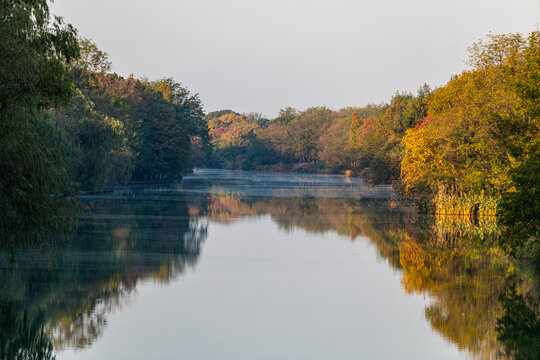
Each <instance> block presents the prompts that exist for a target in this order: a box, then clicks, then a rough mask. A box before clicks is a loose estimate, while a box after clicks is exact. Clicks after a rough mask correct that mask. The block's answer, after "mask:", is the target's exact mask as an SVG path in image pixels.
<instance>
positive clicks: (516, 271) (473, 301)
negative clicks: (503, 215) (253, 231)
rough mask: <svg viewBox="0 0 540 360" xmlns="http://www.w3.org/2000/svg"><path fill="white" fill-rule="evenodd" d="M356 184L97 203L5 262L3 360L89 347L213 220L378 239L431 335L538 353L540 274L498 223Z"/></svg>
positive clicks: (490, 350)
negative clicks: (509, 245) (429, 213)
mask: <svg viewBox="0 0 540 360" xmlns="http://www.w3.org/2000/svg"><path fill="white" fill-rule="evenodd" d="M217 175H219V177H218V178H216V176H217ZM349 181H350V180H349ZM354 181H358V180H354ZM306 183H308V184H307V185H306ZM310 183H311V184H310ZM349 185H350V184H348V183H346V181H345V179H344V178H342V177H341V178H339V177H333V176H313V175H309V176H308V175H304V176H300V177H298V176H292V175H291V176H286V175H280V176H278V177H276V178H274V179H273V178H271V177H270V178H269V176H268V175H260V174H258V175H257V174H253V173H245V172H236V173H234V174H233V176H230V174H229V176H227V174H225V173H224V174H219V173H216V172H202V173H198V174H196V175H195V176H191V177H189V178H188V179H186V180H185V181H184V182H183V183H182V184H181V185H172V186H166V187H163V188H155V187H154V188H151V189H147V188H132V189H127V190H122V191H116V192H114V193H112V194H109V195H105V196H96V197H88V198H87V199H86V200H85V201H86V203H87V205H88V207H89V209H90V210H89V212H88V213H87V215H86V216H84V217H82V218H81V219H80V227H79V229H78V230H77V233H76V234H75V235H74V236H73V237H72V238H71V240H70V241H69V243H66V244H63V245H61V244H59V245H58V248H57V249H56V250H55V251H49V252H45V253H32V254H29V253H27V252H25V251H24V250H20V252H19V255H18V260H17V262H16V265H15V268H13V267H12V264H10V263H9V261H8V260H6V259H3V260H2V261H3V262H2V263H1V264H0V284H1V286H2V289H1V291H0V329H2V331H1V332H0V351H1V352H2V353H1V354H0V358H2V359H3V358H7V359H12V358H21V359H50V358H53V352H52V350H53V347H54V349H55V351H59V350H62V349H66V348H69V349H84V348H86V347H89V346H91V345H92V344H93V343H94V342H95V341H96V340H97V339H99V338H100V337H101V336H103V335H104V334H106V328H107V317H108V316H109V314H110V313H111V312H113V311H115V310H121V309H122V307H124V306H126V305H127V304H129V301H130V299H131V298H132V297H133V296H134V294H135V292H136V289H137V285H138V284H139V283H140V282H141V281H143V280H149V281H154V282H157V283H159V284H168V283H169V282H171V281H172V280H174V279H177V278H178V277H179V276H180V275H181V274H182V273H183V272H184V271H185V270H186V269H188V268H194V267H195V265H196V264H197V261H198V259H199V256H200V254H201V249H202V245H203V243H204V241H205V239H206V237H207V233H208V221H209V220H210V221H218V222H220V223H223V224H231V225H233V224H234V223H235V221H237V220H238V219H241V218H245V217H252V218H256V217H259V216H268V215H269V216H270V217H271V218H272V220H273V221H274V222H275V223H276V224H277V225H278V226H279V228H280V229H281V230H282V231H284V232H292V231H293V230H294V229H302V230H304V231H306V232H308V233H325V232H335V233H338V234H340V235H343V236H344V237H347V238H349V239H350V240H351V241H355V240H356V239H358V238H360V237H363V238H367V239H369V241H370V242H371V243H372V244H373V245H374V246H375V247H376V249H377V253H378V254H379V257H380V258H381V259H384V260H385V261H387V262H388V264H389V265H390V266H391V267H392V268H393V269H394V270H395V271H399V272H400V273H401V278H402V280H401V284H402V287H403V291H404V292H406V293H416V294H425V295H427V296H428V297H429V299H431V301H430V304H429V305H428V306H426V308H425V319H426V321H427V322H428V323H429V324H430V326H431V328H432V329H433V330H434V331H436V332H438V333H439V334H441V335H442V336H443V337H444V338H445V339H446V340H447V341H448V342H451V343H453V344H455V345H456V346H457V347H458V348H459V349H462V350H464V351H467V352H469V353H470V354H472V355H473V356H474V357H477V358H507V357H512V356H514V357H515V358H524V359H526V358H531V355H533V354H538V353H540V352H539V346H540V345H539V344H540V341H539V339H540V330H539V326H540V325H539V324H540V318H539V314H540V312H539V305H538V294H539V292H538V281H537V278H538V276H537V274H536V272H535V270H534V269H532V268H530V267H527V266H524V265H521V264H517V263H516V262H514V261H512V260H510V259H508V258H506V257H505V256H504V254H503V253H502V252H501V250H500V249H499V248H498V247H497V246H496V243H497V237H498V236H499V230H498V228H497V225H496V223H494V222H493V221H490V220H485V221H483V222H480V223H471V222H469V221H464V220H455V219H454V220H448V219H446V220H441V219H431V218H426V217H424V218H419V217H418V216H416V215H415V214H414V213H413V212H411V211H409V210H408V209H406V208H401V207H400V206H399V205H397V204H396V203H395V202H393V201H392V200H391V198H392V194H391V193H387V194H386V196H382V195H381V194H382V191H383V190H384V191H387V190H388V189H382V188H381V189H376V190H362V191H363V194H364V196H363V197H364V199H361V200H359V199H355V198H353V197H354V196H352V195H351V196H340V195H344V194H345V193H346V189H347V186H349ZM354 185H356V186H361V184H354ZM257 189H259V190H257ZM260 189H265V190H260ZM246 193H247V194H246ZM254 194H256V196H254ZM268 194H271V196H267V195H268ZM276 194H281V195H283V196H279V197H277V196H275V195H276ZM298 194H300V195H301V196H298ZM306 194H310V195H312V196H307V195H306ZM327 194H332V197H327ZM336 194H337V195H338V196H336ZM366 194H371V195H370V196H367V195H366ZM356 195H358V194H356ZM381 198H384V199H381Z"/></svg>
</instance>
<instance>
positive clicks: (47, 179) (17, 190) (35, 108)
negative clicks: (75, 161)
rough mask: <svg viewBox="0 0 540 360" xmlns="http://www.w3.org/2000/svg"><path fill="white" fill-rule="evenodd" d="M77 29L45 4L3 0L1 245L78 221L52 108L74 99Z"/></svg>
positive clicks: (42, 1) (0, 15)
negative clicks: (72, 71)
mask: <svg viewBox="0 0 540 360" xmlns="http://www.w3.org/2000/svg"><path fill="white" fill-rule="evenodd" d="M78 56H79V48H78V44H77V37H76V30H75V29H74V28H73V27H72V26H71V25H65V24H64V23H63V21H62V19H61V18H59V17H52V16H51V14H50V12H49V7H48V3H47V1H46V0H2V1H0V213H1V214H2V216H1V217H0V243H1V245H2V246H4V247H6V246H8V247H9V246H13V245H14V244H15V241H16V240H18V239H27V240H34V239H37V238H40V239H41V238H42V236H43V235H44V234H52V233H54V232H56V231H57V230H58V228H61V227H66V226H68V225H69V223H70V222H71V221H72V220H73V212H72V211H71V202H70V200H69V196H68V195H69V182H68V178H67V175H66V171H65V168H64V166H63V162H62V149H61V147H60V140H59V136H58V134H57V131H56V129H55V128H54V126H53V125H52V123H51V121H50V119H49V118H48V111H49V109H50V108H51V107H55V106H58V105H59V104H61V103H64V102H66V101H68V100H69V99H70V98H71V96H72V94H73V89H74V87H73V84H72V80H71V75H70V73H69V70H68V69H67V68H66V64H67V63H70V62H71V61H73V60H75V59H77V57H78Z"/></svg>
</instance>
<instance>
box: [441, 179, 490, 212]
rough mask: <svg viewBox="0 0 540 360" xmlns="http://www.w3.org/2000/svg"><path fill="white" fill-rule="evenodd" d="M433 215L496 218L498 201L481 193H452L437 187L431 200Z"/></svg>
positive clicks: (442, 187)
mask: <svg viewBox="0 0 540 360" xmlns="http://www.w3.org/2000/svg"><path fill="white" fill-rule="evenodd" d="M432 201H433V205H434V207H435V209H434V212H435V215H439V216H445V215H452V216H460V217H468V218H480V217H485V216H496V215H497V208H498V206H499V199H498V198H496V197H493V196H488V195H486V194H484V192H483V191H482V192H481V193H479V194H474V193H466V192H459V191H452V190H449V189H448V188H446V187H445V186H439V187H438V191H437V193H436V194H435V197H434V198H433V200H432Z"/></svg>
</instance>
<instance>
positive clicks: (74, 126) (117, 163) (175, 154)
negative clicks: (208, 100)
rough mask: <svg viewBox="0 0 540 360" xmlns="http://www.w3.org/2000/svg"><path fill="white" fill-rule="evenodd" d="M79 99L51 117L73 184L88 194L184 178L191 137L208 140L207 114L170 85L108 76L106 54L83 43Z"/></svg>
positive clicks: (169, 82) (75, 72) (76, 67)
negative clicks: (63, 141) (61, 139)
mask: <svg viewBox="0 0 540 360" xmlns="http://www.w3.org/2000/svg"><path fill="white" fill-rule="evenodd" d="M80 49H81V52H82V55H83V56H82V57H81V60H79V62H78V63H76V64H75V65H74V66H73V70H72V72H73V75H74V79H75V85H76V94H75V97H74V99H73V101H72V102H71V103H70V104H68V105H67V106H64V107H61V108H60V109H59V110H58V111H57V112H56V113H55V114H54V115H53V118H54V119H55V120H56V124H57V125H58V127H59V128H61V129H62V130H63V134H64V135H65V138H66V140H67V142H68V144H69V146H68V148H69V153H68V155H67V160H68V165H69V166H68V169H69V174H70V179H71V180H72V181H74V182H76V183H79V184H81V186H82V187H83V189H85V190H103V189H106V188H108V187H110V186H111V185H114V184H117V183H120V182H126V181H129V180H130V179H135V180H155V179H163V178H167V177H179V176H181V175H182V174H184V173H185V172H186V170H187V169H189V168H190V166H191V164H190V157H189V154H190V147H191V138H200V139H206V133H207V130H206V125H205V123H204V122H203V119H202V116H203V112H202V107H201V103H200V100H199V99H198V97H197V96H196V95H191V94H190V93H189V91H187V90H186V89H185V88H183V87H182V86H181V85H180V84H179V83H176V82H175V81H174V80H173V79H170V78H169V79H161V80H156V81H149V80H147V79H137V78H134V77H133V76H130V77H128V78H122V77H120V76H118V75H117V74H114V73H108V72H107V70H108V69H110V64H109V62H108V61H107V58H106V54H104V53H102V52H101V51H99V50H98V49H97V47H96V45H95V44H93V43H92V42H91V41H90V40H87V39H84V40H82V41H81V47H80Z"/></svg>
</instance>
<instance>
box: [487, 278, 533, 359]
mask: <svg viewBox="0 0 540 360" xmlns="http://www.w3.org/2000/svg"><path fill="white" fill-rule="evenodd" d="M500 301H501V303H502V306H503V313H504V315H503V316H502V317H501V318H500V319H498V320H497V333H498V337H499V340H500V341H501V343H503V344H504V346H505V349H506V351H507V352H508V353H509V354H512V355H513V357H514V358H515V359H536V358H538V356H539V354H540V307H539V303H538V301H535V300H534V299H533V298H532V297H531V296H524V295H523V294H518V292H517V290H516V287H515V286H511V287H510V288H508V290H507V291H506V292H505V293H503V294H502V295H501V296H500Z"/></svg>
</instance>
